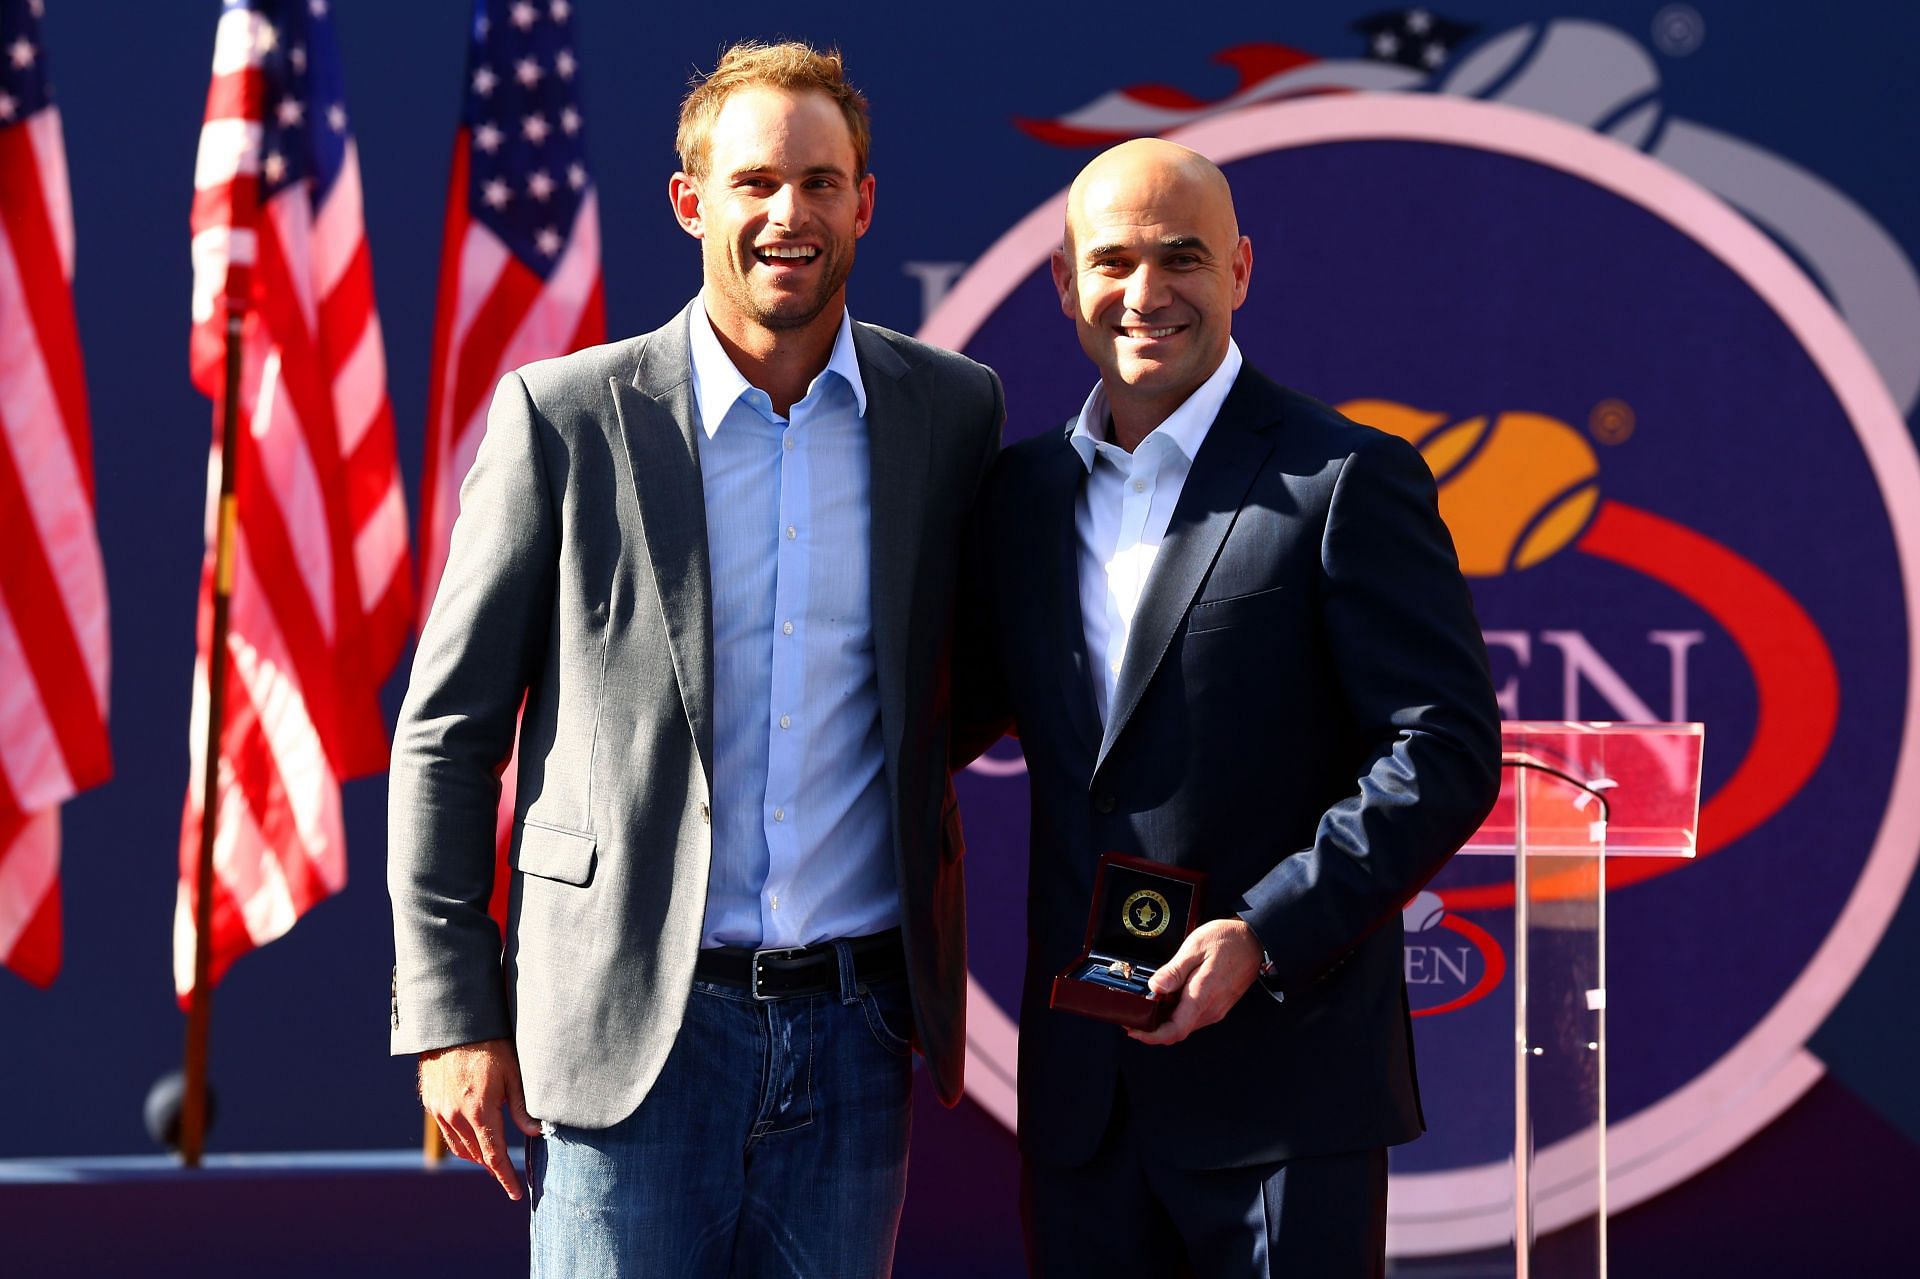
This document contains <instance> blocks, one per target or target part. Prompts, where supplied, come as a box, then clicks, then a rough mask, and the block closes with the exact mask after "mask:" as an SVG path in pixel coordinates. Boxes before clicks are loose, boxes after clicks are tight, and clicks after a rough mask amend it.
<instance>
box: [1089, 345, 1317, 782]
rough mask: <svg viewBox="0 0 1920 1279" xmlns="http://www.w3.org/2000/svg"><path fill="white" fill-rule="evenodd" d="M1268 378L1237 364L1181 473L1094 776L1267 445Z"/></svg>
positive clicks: (1270, 419)
mask: <svg viewBox="0 0 1920 1279" xmlns="http://www.w3.org/2000/svg"><path fill="white" fill-rule="evenodd" d="M1268 385H1269V384H1268V383H1267V382H1266V380H1265V379H1264V378H1261V377H1260V376H1259V375H1258V374H1255V373H1254V372H1253V370H1252V369H1251V368H1246V369H1243V370H1242V371H1241V373H1240V376H1239V377H1237V378H1236V379H1234V384H1233V390H1232V391H1230V392H1229V393H1228V395H1227V399H1226V402H1225V403H1224V404H1222V405H1221V406H1220V414H1219V416H1218V417H1216V418H1215V419H1214V423H1213V426H1212V427H1211V428H1210V429H1209V430H1208V431H1207V438H1206V439H1205V440H1204V441H1203V442H1202V443H1201V445H1200V454H1199V456H1198V457H1196V458H1194V459H1193V468H1192V469H1191V470H1190V471H1188V472H1187V482H1186V484H1185V485H1184V486H1183V487H1182V488H1181V490H1180V501H1179V502H1178V503H1177V504H1176V505H1175V506H1174V508H1173V518H1172V519H1171V520H1170V521H1169V522H1168V524H1167V535H1166V537H1165V539H1164V540H1162V541H1161V543H1160V553H1159V554H1158V555H1157V556H1155V558H1154V562H1153V570H1152V571H1151V572H1150V573H1149V574H1148V575H1147V585H1146V589H1145V590H1144V591H1143V592H1142V593H1141V596H1140V607H1139V609H1138V611H1136V612H1135V613H1134V616H1133V628H1132V631H1131V632H1130V633H1129V634H1128V636H1127V655H1126V658H1125V660H1124V662H1123V663H1122V665H1121V667H1120V677H1119V679H1118V680H1117V681H1116V683H1115V685H1114V690H1113V703H1112V705H1110V706H1109V707H1108V708H1107V728H1106V735H1105V736H1104V737H1103V738H1102V739H1101V742H1100V754H1099V757H1098V760H1097V761H1096V762H1095V764H1094V773H1095V774H1096V775H1098V773H1099V771H1100V768H1101V766H1102V765H1104V764H1105V763H1106V762H1107V756H1108V755H1109V754H1110V753H1112V751H1113V744H1114V742H1115V741H1117V740H1118V739H1119V737H1120V734H1121V733H1122V732H1123V731H1124V730H1125V729H1126V726H1127V719H1128V717H1130V716H1131V715H1132V714H1133V712H1134V708H1136V707H1137V706H1139V704H1140V698H1141V695H1142V694H1144V693H1145V692H1146V688H1147V684H1148V683H1149V682H1150V681H1151V680H1152V679H1153V675H1154V672H1155V671H1157V670H1159V669H1160V660H1161V658H1163V657H1164V656H1165V655H1166V652H1167V646H1168V645H1169V644H1171V643H1172V642H1173V633H1174V631H1175V630H1176V629H1178V627H1179V625H1180V623H1181V621H1182V620H1183V619H1184V618H1185V617H1186V615H1187V610H1188V609H1189V608H1191V607H1192V605H1193V598H1194V596H1195V595H1196V594H1198V593H1199V590H1200V585H1201V583H1202V582H1204V581H1205V580H1206V577H1207V571H1208V570H1209V569H1210V568H1212V566H1213V561H1214V559H1215V557H1216V556H1218V555H1219V553H1220V547H1221V545H1222V544H1223V543H1224V542H1225V541H1226V539H1227V532H1228V530H1229V529H1231V528H1232V527H1233V522H1234V520H1235V518H1236V517H1238V515H1239V514H1240V507H1241V505H1242V504H1243V503H1245V501H1246V499H1247V491H1248V489H1250V488H1251V487H1252V486H1253V481H1254V477H1255V476H1257V475H1258V474H1259V472H1260V467H1261V466H1262V464H1264V463H1265V461H1266V459H1267V456H1268V454H1270V453H1272V452H1273V446H1274V441H1275V437H1274V435H1273V433H1272V432H1271V431H1269V430H1268V428H1269V427H1271V426H1273V425H1274V424H1275V423H1276V422H1277V421H1278V420H1279V412H1278V406H1277V404H1276V403H1275V401H1273V400H1272V399H1271V397H1270V396H1269V395H1268V394H1267V393H1266V390H1267V387H1268Z"/></svg>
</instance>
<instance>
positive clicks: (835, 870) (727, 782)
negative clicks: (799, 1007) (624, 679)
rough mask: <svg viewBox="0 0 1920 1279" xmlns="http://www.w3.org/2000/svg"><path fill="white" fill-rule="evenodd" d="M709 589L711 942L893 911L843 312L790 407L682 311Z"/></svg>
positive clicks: (852, 359) (794, 935)
mask: <svg viewBox="0 0 1920 1279" xmlns="http://www.w3.org/2000/svg"><path fill="white" fill-rule="evenodd" d="M690 328H691V330H692V332H691V334H690V337H691V347H692V363H693V398H694V404H695V407H696V410H697V412H698V414H699V420H700V428H701V429H700V431H699V433H698V434H697V435H696V436H695V443H696V445H697V446H698V448H699V451H700V482H701V488H702V491H703V494H704V497H705V505H706V512H707V555H708V562H709V566H710V572H711V577H712V587H713V667H714V669H713V718H714V723H713V777H712V778H711V779H710V781H711V785H712V788H713V861H712V867H711V869H710V871H709V872H708V876H707V917H706V926H705V930H704V933H703V935H702V938H701V944H702V945H703V946H804V945H809V944H811V943H813V942H817V941H824V940H827V939H829V938H836V937H859V936H864V935H866V934H868V933H875V932H880V931H882V930H884V929H887V928H890V927H892V926H893V925H894V924H897V923H898V922H899V914H900V908H899V896H900V895H899V886H898V883H897V880H896V876H895V874H894V868H893V852H892V849H893V826H892V819H891V818H890V817H889V815H888V799H887V780H886V771H885V769H886V759H885V755H884V753H883V747H882V744H881V735H880V689H879V679H878V675H877V673H876V670H875V667H874V656H873V619H872V608H871V599H870V596H871V585H872V575H871V571H870V565H871V561H872V540H871V536H870V530H871V527H872V507H871V504H870V502H869V500H868V498H869V490H870V487H871V483H872V476H871V472H870V470H869V467H868V447H867V423H866V412H867V392H866V387H865V385H864V384H863V383H862V382H861V380H860V362H859V360H858V359H857V358H856V356H855V354H854V349H853V321H852V320H851V319H850V318H843V319H842V320H841V322H840V334H839V337H838V338H837V339H836V340H835V342H834V346H833V354H832V355H831V356H830V357H829V358H828V360H827V367H826V368H825V369H823V370H821V372H820V373H819V375H818V376H816V377H815V378H814V379H813V382H812V384H811V385H810V386H808V388H807V393H806V395H805V397H804V398H802V399H801V400H800V402H799V403H797V404H795V405H794V406H793V409H792V411H791V412H790V413H789V414H788V416H786V417H784V418H783V417H781V416H779V415H778V414H776V413H775V412H774V411H773V403H772V401H771V400H770V399H768V397H767V394H766V392H764V391H762V390H759V389H758V388H757V387H754V386H753V385H751V384H750V383H749V382H748V381H747V379H746V378H745V377H743V376H742V375H741V373H740V370H739V369H738V368H736V367H735V366H734V363H733V361H732V360H731V359H730V358H729V357H728V355H727V352H726V348H724V347H722V346H721V345H720V339H719V338H717V337H716V336H715V335H714V332H713V328H712V322H711V321H710V320H709V319H708V318H707V314H706V310H705V308H704V307H701V308H696V309H695V310H694V312H693V315H692V317H691V324H690Z"/></svg>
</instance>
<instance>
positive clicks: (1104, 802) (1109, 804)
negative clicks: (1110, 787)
mask: <svg viewBox="0 0 1920 1279" xmlns="http://www.w3.org/2000/svg"><path fill="white" fill-rule="evenodd" d="M1093 806H1094V807H1095V808H1096V809H1098V810H1100V811H1101V812H1103V813H1111V812H1112V811H1113V796H1111V795H1096V796H1094V800H1093Z"/></svg>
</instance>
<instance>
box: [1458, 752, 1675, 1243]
mask: <svg viewBox="0 0 1920 1279" xmlns="http://www.w3.org/2000/svg"><path fill="white" fill-rule="evenodd" d="M1500 735H1501V754H1502V762H1503V764H1504V768H1503V770H1502V771H1503V773H1504V776H1503V778H1502V782H1501V787H1500V798H1499V800H1498V801H1497V802H1496V803H1495V805H1494V809H1493V812H1492V814H1491V815H1490V816H1489V817H1488V818H1487V820H1486V822H1485V823H1484V824H1482V825H1481V827H1480V829H1479V830H1478V831H1477V832H1475V833H1474V835H1473V837H1472V838H1471V839H1469V840H1468V841H1467V843H1466V845H1465V846H1464V847H1463V848H1461V850H1460V851H1461V853H1462V854H1463V855H1464V854H1482V855H1495V856H1504V857H1511V858H1512V859H1513V947H1512V949H1513V955H1512V960H1511V962H1512V968H1511V976H1512V989H1513V1165H1512V1167H1513V1215H1514V1219H1513V1243H1514V1274H1515V1275H1516V1276H1518V1277H1519V1279H1527V1277H1528V1276H1529V1275H1531V1274H1533V1273H1534V1264H1535V1257H1534V1252H1535V1246H1536V1244H1537V1242H1538V1240H1539V1236H1540V1235H1541V1233H1542V1232H1544V1231H1547V1230H1554V1231H1556V1234H1555V1237H1554V1248H1553V1261H1552V1266H1551V1270H1552V1274H1553V1275H1554V1276H1555V1279H1559V1277H1560V1276H1563V1275H1579V1276H1587V1275H1593V1276H1605V1275H1606V1273H1607V1179H1606V1172H1607V928H1606V923H1607V898H1606V883H1607V860H1608V859H1609V858H1612V857H1692V856H1693V855H1694V853H1695V839H1696V835H1697V831H1698V826H1699V817H1700V754H1701V745H1702V741H1703V728H1702V726H1701V725H1699V724H1617V723H1574V722H1564V721H1531V720H1529V721H1517V722H1509V723H1505V724H1502V725H1501V726H1500ZM1628 1015H1629V1016H1630V1015H1631V1013H1629V1014H1628ZM1542 1273H1544V1271H1542Z"/></svg>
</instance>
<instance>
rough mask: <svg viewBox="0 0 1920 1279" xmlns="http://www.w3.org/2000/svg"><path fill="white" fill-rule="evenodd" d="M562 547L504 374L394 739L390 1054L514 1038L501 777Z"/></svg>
mask: <svg viewBox="0 0 1920 1279" xmlns="http://www.w3.org/2000/svg"><path fill="white" fill-rule="evenodd" d="M558 542H559V533H558V529H557V525H556V516H555V510H554V502H553V499H552V497H551V495H550V493H549V490H548V481H547V477H546V469H545V466H544V463H543V458H542V453H541V441H540V432H539V430H538V416H537V414H536V411H535V408H534V405H533V402H532V399H531V397H530V396H529V394H528V392H527V388H526V384H525V383H524V382H522V381H521V379H520V376H519V375H518V374H509V375H507V377H506V378H505V379H503V380H502V381H501V383H500V386H499V388H498V389H497V390H496V391H495V393H494V398H493V405H492V408H491V409H489V411H488V414H487V431H486V435H485V437H484V438H483V440H482V441H481V444H480V449H479V453H478V455H477V456H476V457H475V459H474V463H473V467H472V469H471V470H470V471H469V472H468V474H467V478H466V481H465V482H464V483H463V484H462V485H461V489H460V516H459V519H458V520H457V521H456V523H455V524H454V529H453V538H452V544H451V546H450V548H449V551H448V556H447V565H446V570H445V572H444V574H443V575H442V578H441V582H440V587H439V591H438V594H437V595H436V596H435V598H434V603H433V612H432V615H431V616H430V617H429V619H428V621H427V625H426V628H425V630H424V631H423V632H422V634H421V636H420V646H419V650H418V652H417V653H416V655H415V657H414V663H413V674H412V678H411V679H410V680H409V682H408V685H407V696H406V701H405V702H404V704H403V705H402V707H401V710H400V721H399V723H398V725H396V727H395V729H394V745H393V768H392V774H391V778H390V781H389V792H388V793H389V799H388V850H387V887H388V892H389V893H390V895H391V897H392V899H393V928H394V955H395V967H394V979H393V1014H392V1022H393V1024H392V1043H391V1048H392V1051H393V1052H394V1053H396V1054H398V1053H415V1052H425V1051H429V1050H432V1049H435V1048H444V1047H447V1046H449V1045H453V1044H463V1043H472V1042H475V1041H477V1040H482V1039H495V1038H501V1037H504V1036H506V1035H507V1034H509V1031H510V1027H509V1019H508V1013H507V1002H506V992H505V987H504V982H503V977H502V970H501V963H500V956H501V939H500V930H499V928H498V927H497V926H496V925H495V923H494V921H493V919H492V918H491V917H490V916H489V915H488V913H487V903H488V900H489V898H490V896H491V895H492V892H493V883H494V866H495V860H496V856H495V832H496V823H497V816H496V814H497V809H498V806H499V801H500V773H501V770H502V769H503V768H504V767H505V765H506V762H507V760H508V758H509V756H510V755H511V753H512V750H513V742H514V735H515V732H516V731H517V727H518V720H519V711H520V706H521V701H522V699H523V697H524V695H525V693H526V690H527V687H528V685H529V683H530V681H531V680H532V678H533V674H534V672H535V670H537V669H538V667H539V664H540V661H541V660H542V656H543V654H544V651H545V644H546V642H547V635H548V630H549V626H550V623H551V620H552V615H553V592H554V577H555V561H556V555H557V548H558Z"/></svg>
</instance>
